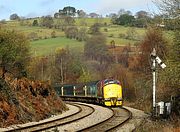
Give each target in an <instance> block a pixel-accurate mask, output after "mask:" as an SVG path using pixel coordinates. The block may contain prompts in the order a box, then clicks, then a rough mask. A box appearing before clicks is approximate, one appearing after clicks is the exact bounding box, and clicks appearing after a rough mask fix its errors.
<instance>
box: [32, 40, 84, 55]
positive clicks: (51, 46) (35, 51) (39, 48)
mask: <svg viewBox="0 0 180 132" xmlns="http://www.w3.org/2000/svg"><path fill="white" fill-rule="evenodd" d="M67 47H68V48H69V49H70V50H71V51H74V52H82V51H83V47H84V44H83V42H79V41H76V40H72V39H68V38H65V37H57V38H50V39H43V40H37V41H32V42H31V48H32V49H31V51H32V55H33V56H42V55H48V54H52V53H54V52H55V50H56V49H57V48H67Z"/></svg>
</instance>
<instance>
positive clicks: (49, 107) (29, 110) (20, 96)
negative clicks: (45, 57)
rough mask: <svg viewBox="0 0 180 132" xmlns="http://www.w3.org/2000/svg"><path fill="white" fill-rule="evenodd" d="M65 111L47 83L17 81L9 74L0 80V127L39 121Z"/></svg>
mask: <svg viewBox="0 0 180 132" xmlns="http://www.w3.org/2000/svg"><path fill="white" fill-rule="evenodd" d="M42 106H43V107H42ZM65 110H67V108H66V106H65V104H64V103H63V102H62V100H61V99H60V98H59V97H58V96H57V95H56V93H55V91H54V89H53V88H52V87H51V86H50V84H49V83H48V82H40V81H32V80H29V79H27V78H21V79H17V78H13V75H12V74H10V73H5V78H4V79H3V78H0V120H1V122H0V127H7V126H10V125H12V124H21V123H26V122H31V121H39V120H42V119H45V118H48V117H50V116H51V115H54V114H58V113H62V111H65Z"/></svg>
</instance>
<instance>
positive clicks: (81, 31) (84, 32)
mask: <svg viewBox="0 0 180 132" xmlns="http://www.w3.org/2000/svg"><path fill="white" fill-rule="evenodd" d="M76 39H77V40H79V41H84V40H86V39H87V30H86V28H80V29H79V31H78V35H77V36H76Z"/></svg>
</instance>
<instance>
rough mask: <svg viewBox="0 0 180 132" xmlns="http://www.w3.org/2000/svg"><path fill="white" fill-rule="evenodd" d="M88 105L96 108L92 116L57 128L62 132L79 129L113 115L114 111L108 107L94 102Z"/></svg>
mask: <svg viewBox="0 0 180 132" xmlns="http://www.w3.org/2000/svg"><path fill="white" fill-rule="evenodd" d="M82 104H83V103H82ZM86 105H87V104H86ZM88 105H89V106H92V107H94V108H95V112H94V113H93V114H91V115H90V116H88V117H85V118H83V119H81V120H79V121H76V122H73V123H70V124H67V125H64V126H60V127H57V128H56V129H57V130H58V131H60V132H63V131H64V132H67V131H68V132H69V131H78V130H81V129H83V128H86V127H89V126H91V125H94V124H97V123H99V122H101V121H103V120H106V119H108V118H109V117H111V116H112V115H113V113H112V111H111V110H110V109H108V108H105V107H102V106H97V105H93V104H88ZM51 130H53V129H51Z"/></svg>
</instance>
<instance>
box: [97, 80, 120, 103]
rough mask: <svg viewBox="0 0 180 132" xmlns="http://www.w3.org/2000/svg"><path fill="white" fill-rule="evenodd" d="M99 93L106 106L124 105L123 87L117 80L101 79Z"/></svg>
mask: <svg viewBox="0 0 180 132" xmlns="http://www.w3.org/2000/svg"><path fill="white" fill-rule="evenodd" d="M98 91H99V95H100V96H101V98H102V102H103V104H104V105H106V106H122V87H121V85H120V82H119V81H117V80H112V79H106V80H103V81H101V88H99V90H98Z"/></svg>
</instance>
